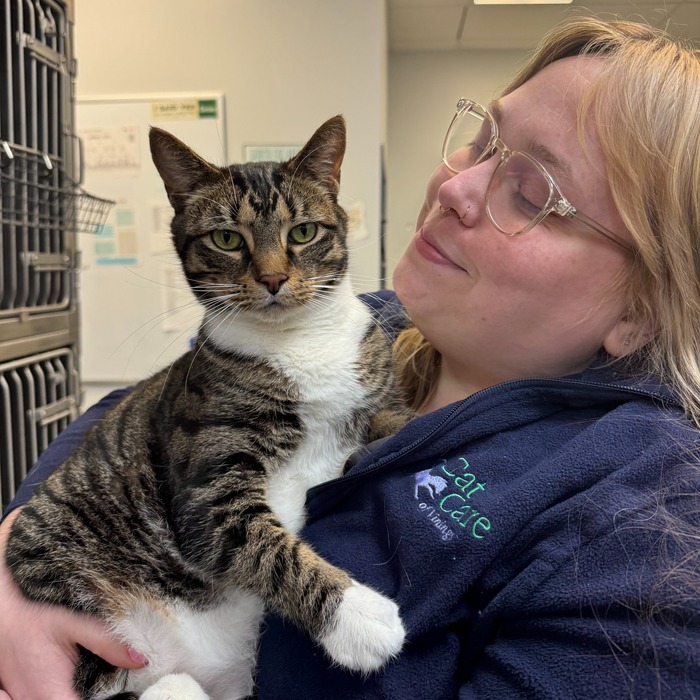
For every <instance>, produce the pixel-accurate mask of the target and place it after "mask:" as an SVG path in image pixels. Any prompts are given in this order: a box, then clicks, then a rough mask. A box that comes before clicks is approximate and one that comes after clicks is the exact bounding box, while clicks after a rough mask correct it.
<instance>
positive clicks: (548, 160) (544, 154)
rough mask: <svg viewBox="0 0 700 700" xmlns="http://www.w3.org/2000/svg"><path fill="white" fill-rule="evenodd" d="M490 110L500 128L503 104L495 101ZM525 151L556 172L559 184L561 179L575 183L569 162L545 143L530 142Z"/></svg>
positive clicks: (502, 118)
mask: <svg viewBox="0 0 700 700" xmlns="http://www.w3.org/2000/svg"><path fill="white" fill-rule="evenodd" d="M488 109H489V112H491V114H492V115H493V118H494V119H495V120H496V123H497V124H498V125H499V126H500V125H501V124H502V123H503V121H504V114H503V108H502V107H501V103H500V102H499V101H497V100H494V101H493V102H491V104H489V107H488ZM516 150H517V149H516ZM523 150H524V151H525V152H526V153H528V154H529V155H531V156H532V157H533V158H536V159H537V160H538V161H540V163H542V165H544V166H545V167H546V168H547V170H549V169H551V170H554V171H555V173H552V175H555V174H556V178H555V179H556V180H557V182H559V179H560V178H561V180H564V181H566V182H568V183H572V182H573V169H572V167H571V165H570V164H569V162H568V161H566V160H563V159H562V158H559V157H558V156H556V155H555V154H554V153H552V151H551V150H550V149H549V148H547V146H545V145H544V144H543V143H540V142H539V141H535V140H530V141H529V142H528V144H527V146H526V147H525V148H524V149H523Z"/></svg>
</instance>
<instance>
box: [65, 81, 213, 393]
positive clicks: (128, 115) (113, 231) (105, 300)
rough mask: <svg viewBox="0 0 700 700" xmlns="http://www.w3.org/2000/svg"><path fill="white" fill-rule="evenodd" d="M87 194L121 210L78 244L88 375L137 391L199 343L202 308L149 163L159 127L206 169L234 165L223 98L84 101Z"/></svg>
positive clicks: (80, 108) (80, 117)
mask: <svg viewBox="0 0 700 700" xmlns="http://www.w3.org/2000/svg"><path fill="white" fill-rule="evenodd" d="M77 124H78V135H79V137H80V143H81V159H82V165H83V173H84V174H83V180H84V181H83V186H84V187H85V189H87V190H88V191H89V192H94V193H95V194H98V195H99V196H100V197H105V198H108V199H111V200H114V201H115V205H114V207H112V209H111V210H110V213H109V216H108V218H107V221H106V223H105V225H104V227H103V228H102V230H101V231H100V232H99V233H97V234H80V241H79V243H80V248H81V257H82V261H81V266H80V304H81V323H82V328H81V332H82V343H81V345H82V363H81V374H82V378H83V380H84V381H86V382H112V383H117V384H122V383H128V382H133V381H136V380H139V379H142V378H144V377H146V376H149V375H150V374H152V373H153V372H154V371H156V370H158V369H160V368H162V367H164V366H166V365H168V364H169V363H170V362H172V361H173V360H174V359H175V358H176V357H178V356H179V355H181V354H182V353H183V352H184V351H186V350H187V349H188V348H189V347H190V344H191V341H192V339H193V337H194V335H195V334H196V331H197V326H198V324H199V320H200V319H201V307H200V306H199V304H197V303H196V301H195V299H194V296H193V295H192V292H191V291H190V289H189V287H188V286H187V283H186V282H185V279H184V276H183V274H182V272H181V269H180V265H179V261H178V259H177V257H176V255H175V253H174V251H173V248H172V243H171V240H170V230H169V227H170V221H171V219H172V215H173V211H172V209H171V207H170V203H169V202H168V198H167V196H166V193H165V188H164V186H163V183H162V180H161V179H160V176H159V175H158V172H157V171H156V169H155V166H154V165H153V162H152V161H151V155H150V150H149V146H148V131H149V129H150V127H151V126H158V127H161V128H163V129H166V130H167V131H169V132H171V133H172V134H174V135H175V136H177V137H178V138H179V139H180V140H182V141H184V142H185V143H186V144H187V145H188V146H190V147H191V148H192V149H193V150H195V151H196V152H197V153H199V154H200V155H201V156H202V157H203V158H204V159H205V160H207V161H209V162H210V163H214V164H216V165H223V164H225V163H226V162H227V148H226V134H225V124H226V120H225V114H224V99H223V96H222V95H221V94H196V95H149V96H144V95H138V96H126V97H117V96H115V97H104V98H91V99H79V100H78V102H77Z"/></svg>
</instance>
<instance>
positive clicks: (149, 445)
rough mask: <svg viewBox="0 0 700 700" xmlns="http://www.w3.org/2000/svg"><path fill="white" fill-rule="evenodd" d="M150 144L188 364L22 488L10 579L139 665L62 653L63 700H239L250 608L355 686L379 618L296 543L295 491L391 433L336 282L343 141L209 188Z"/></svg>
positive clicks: (375, 369)
mask: <svg viewBox="0 0 700 700" xmlns="http://www.w3.org/2000/svg"><path fill="white" fill-rule="evenodd" d="M150 145H151V153H152V156H153V160H154V163H155V165H156V167H157V169H158V171H159V173H160V175H161V177H162V179H163V181H164V183H165V188H166V190H167V193H168V197H169V199H170V202H171V204H172V206H173V209H174V212H175V214H174V217H173V221H172V226H171V229H172V237H173V241H174V244H175V248H176V249H177V252H178V254H179V256H180V258H181V260H182V265H183V268H184V271H185V274H186V277H187V279H188V281H189V283H190V285H191V287H192V289H193V291H194V293H195V295H196V296H197V297H198V299H199V301H200V302H201V303H202V304H203V305H204V309H205V313H204V319H203V321H202V325H201V328H200V331H199V334H198V337H197V342H196V346H195V348H194V349H193V350H192V351H190V352H188V353H187V354H185V355H183V356H182V357H181V358H180V359H178V360H176V361H175V362H174V363H173V364H172V365H171V366H170V367H169V368H167V369H165V370H163V371H161V372H160V373H158V374H156V375H154V376H153V377H151V378H149V379H147V380H145V381H143V382H141V383H140V384H138V386H137V387H136V389H135V390H134V391H133V392H132V393H131V394H129V395H128V396H127V397H126V398H125V399H124V400H122V401H121V402H120V403H119V404H118V405H116V406H115V407H114V408H113V409H112V410H111V411H110V412H109V413H108V414H107V415H106V417H105V418H104V420H102V421H100V422H99V424H97V425H96V426H94V427H93V428H92V429H91V430H90V431H89V432H88V433H87V435H86V437H85V440H84V442H83V444H82V446H81V447H80V448H79V449H78V450H77V451H76V453H75V454H74V455H73V456H72V457H71V459H70V460H69V461H68V462H67V463H66V464H64V465H63V466H62V467H61V468H59V469H58V470H57V471H56V472H55V473H54V474H53V475H52V476H51V477H50V478H49V479H48V480H47V481H46V482H45V483H44V484H42V485H41V486H40V487H39V488H38V490H37V492H36V493H35V495H34V496H33V498H32V499H31V500H30V501H29V503H28V504H27V505H26V506H25V507H24V508H23V509H22V512H21V513H20V515H19V517H18V518H17V519H16V521H15V523H14V524H13V527H12V530H11V537H10V541H9V545H8V550H7V562H8V564H9V567H10V569H11V572H12V575H13V577H14V579H15V580H16V582H17V583H18V584H19V586H20V588H21V589H22V591H23V593H24V594H25V595H26V596H27V597H28V598H30V599H32V600H38V601H47V602H50V603H55V604H58V605H63V606H67V607H70V608H73V609H77V610H82V611H85V612H87V613H91V614H95V615H98V616H100V617H101V618H103V619H105V620H106V621H107V623H108V624H109V626H110V628H111V629H112V630H113V631H114V632H115V633H116V634H117V635H118V636H119V637H120V638H121V639H123V640H125V641H126V642H128V643H129V644H130V645H131V646H132V647H133V648H134V649H136V650H137V651H139V652H140V653H142V654H143V655H145V656H146V657H147V658H148V660H149V663H148V665H147V666H146V667H145V668H143V669H139V670H136V671H128V672H127V671H125V670H121V669H114V668H113V667H111V666H108V665H107V664H105V662H102V661H101V660H99V659H97V658H96V657H95V656H93V655H91V654H90V653H89V652H81V653H82V656H81V659H80V662H79V664H78V669H77V671H76V677H75V684H76V688H77V690H78V692H79V694H80V695H81V696H82V697H83V698H93V699H100V700H101V699H102V698H109V697H113V696H118V697H119V698H137V697H140V698H143V699H144V700H161V699H164V698H167V697H173V698H188V699H195V698H207V697H211V698H215V699H216V700H230V699H232V698H238V697H242V696H246V695H248V694H249V693H251V692H252V689H253V686H254V682H253V678H254V666H255V655H256V645H257V640H258V634H259V625H260V621H261V618H262V615H263V610H264V608H269V609H272V610H274V611H276V612H278V613H279V614H281V615H283V616H285V617H286V618H287V619H288V620H290V621H292V622H294V623H295V624H297V625H299V626H300V627H302V628H303V629H305V630H306V631H308V633H309V634H310V635H312V636H313V638H314V639H315V640H316V641H317V642H318V643H319V644H320V645H321V647H322V648H323V649H324V650H325V652H326V653H327V655H328V656H329V657H330V661H331V662H332V663H336V664H339V665H340V666H343V667H345V668H347V669H351V670H354V671H358V672H362V673H368V672H371V671H374V670H376V669H378V668H380V667H381V666H383V665H384V664H385V663H387V662H388V661H389V660H390V659H391V658H392V657H393V656H395V655H396V654H398V653H399V651H400V649H401V647H402V644H403V641H404V628H403V625H402V622H401V619H400V617H399V614H398V608H397V606H396V604H395V603H394V602H392V601H391V600H389V599H388V598H386V597H384V596H383V595H380V594H379V593H377V592H375V591H373V590H371V589H370V588H368V587H366V586H364V585H362V584H360V583H358V582H356V581H354V580H352V579H351V578H350V576H349V575H348V574H347V573H345V572H344V571H342V570H339V569H338V568H336V567H334V566H332V565H330V564H329V563H327V562H326V561H324V560H323V559H321V558H320V557H319V556H318V555H317V554H315V553H314V552H313V551H312V549H311V548H310V547H309V546H308V545H306V544H304V543H303V542H302V541H301V540H299V539H298V538H297V536H296V535H295V533H296V532H298V530H299V529H300V528H301V526H302V525H303V523H304V517H305V514H304V502H305V494H306V491H307V489H308V488H309V487H310V486H312V485H314V484H316V483H319V482H321V481H325V480H328V479H330V478H333V477H336V476H338V475H339V474H340V472H341V470H342V465H343V463H344V462H345V460H346V458H347V457H348V455H349V454H350V453H351V452H352V451H353V450H354V449H356V448H357V447H358V446H359V445H360V444H361V443H363V442H365V441H366V440H368V439H374V438H377V437H380V436H382V435H385V434H388V433H390V432H394V431H396V430H397V429H399V428H400V427H401V426H402V425H403V424H404V423H405V421H406V420H407V419H408V417H409V414H408V413H407V411H406V410H405V409H404V407H403V404H402V401H401V400H400V397H399V393H398V391H397V390H396V388H395V386H394V384H393V379H392V365H391V355H390V347H389V344H388V342H387V340H386V339H385V337H384V334H383V332H382V331H381V330H380V329H379V328H378V327H377V325H376V324H375V323H374V322H373V320H372V318H371V315H370V313H369V311H368V310H367V308H366V307H365V305H364V304H363V303H362V302H361V301H359V300H358V299H357V298H356V297H355V295H354V294H353V292H352V290H351V288H350V284H349V280H348V274H347V262H348V250H347V241H346V233H347V231H346V228H347V217H346V215H345V213H344V212H343V210H342V208H341V207H340V206H339V205H338V202H337V195H338V188H339V179H340V165H341V162H342V159H343V155H344V151H345V123H344V121H343V119H342V117H340V116H338V117H334V118H332V119H330V120H328V121H327V122H326V123H325V124H323V125H322V126H321V127H320V128H319V129H318V130H317V131H316V133H315V134H314V135H313V136H312V137H311V139H310V140H309V142H308V143H307V144H306V145H305V147H304V148H303V149H302V151H301V152H300V153H299V155H297V156H296V157H295V158H293V159H291V160H290V161H288V162H286V163H281V164H280V163H248V164H243V165H232V166H229V167H225V168H218V167H215V166H213V165H211V164H209V163H207V162H206V161H204V160H203V159H201V158H200V157H199V156H198V155H197V154H195V153H194V152H193V151H191V150H190V149H189V148H188V147H187V146H185V144H183V143H182V142H180V141H179V140H177V139H176V138H175V137H174V136H172V135H171V134H169V133H167V132H166V131H163V130H161V129H157V128H153V129H152V130H151V132H150Z"/></svg>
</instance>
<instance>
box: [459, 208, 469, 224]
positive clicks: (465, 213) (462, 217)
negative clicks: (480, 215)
mask: <svg viewBox="0 0 700 700" xmlns="http://www.w3.org/2000/svg"><path fill="white" fill-rule="evenodd" d="M471 208H472V205H471V204H470V205H469V206H468V207H467V211H465V212H464V214H462V216H460V217H459V220H460V221H462V219H464V217H465V216H466V215H467V214H468V213H469V210H470V209H471Z"/></svg>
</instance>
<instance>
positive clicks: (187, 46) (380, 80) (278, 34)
mask: <svg viewBox="0 0 700 700" xmlns="http://www.w3.org/2000/svg"><path fill="white" fill-rule="evenodd" d="M75 37H76V53H77V57H78V83H77V95H78V97H79V98H84V97H95V96H104V95H112V94H114V95H119V94H124V95H133V94H137V93H145V94H149V93H150V94H152V93H163V92H180V93H182V92H204V91H223V92H224V94H225V98H226V113H227V127H228V128H227V137H228V146H229V149H228V150H229V157H230V159H231V160H232V161H237V160H240V159H241V158H242V155H243V147H244V145H245V144H261V143H300V144H301V143H304V142H305V141H306V139H307V138H308V137H309V136H311V134H312V133H313V131H314V130H315V128H316V127H317V126H320V124H321V123H322V122H323V121H325V120H326V119H327V118H328V117H330V116H332V115H334V114H338V113H343V114H344V115H345V117H346V119H347V122H348V149H347V153H346V158H345V162H344V167H343V172H342V186H341V202H342V203H344V204H351V203H352V202H354V201H357V200H360V201H362V202H363V203H364V205H365V215H366V221H367V230H368V232H369V237H368V238H367V239H365V240H361V241H357V243H356V244H355V245H354V247H355V249H356V250H354V252H353V266H352V268H351V271H353V272H354V271H357V272H358V274H357V275H356V280H357V284H356V286H358V288H361V289H376V288H377V285H378V275H379V229H380V223H379V222H380V155H379V154H380V145H381V144H382V143H383V142H384V140H385V138H384V134H385V124H386V118H385V112H386V54H387V49H386V8H385V0H338V1H335V0H334V1H333V2H329V0H196V1H195V0H76V31H75ZM102 194H105V196H108V193H102Z"/></svg>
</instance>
